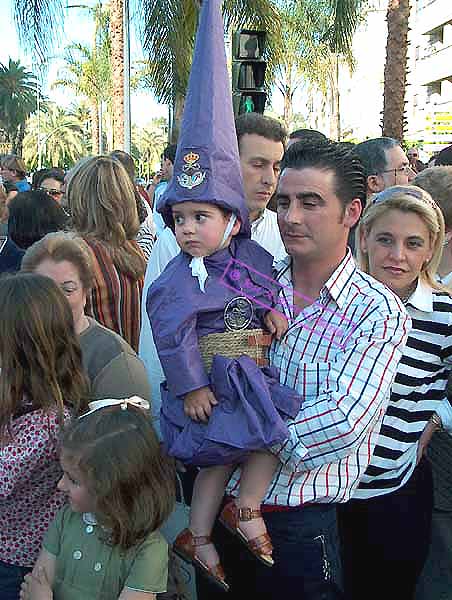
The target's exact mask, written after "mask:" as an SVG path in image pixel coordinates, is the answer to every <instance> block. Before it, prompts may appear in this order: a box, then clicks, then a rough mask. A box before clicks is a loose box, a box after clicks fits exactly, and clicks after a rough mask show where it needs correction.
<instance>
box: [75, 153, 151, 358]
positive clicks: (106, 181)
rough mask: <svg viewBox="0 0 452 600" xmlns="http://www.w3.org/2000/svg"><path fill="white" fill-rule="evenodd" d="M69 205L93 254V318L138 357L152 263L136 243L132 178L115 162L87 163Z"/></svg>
mask: <svg viewBox="0 0 452 600" xmlns="http://www.w3.org/2000/svg"><path fill="white" fill-rule="evenodd" d="M67 200H68V205H69V208H70V210H71V213H72V218H73V226H74V229H75V230H76V231H77V232H78V233H79V234H80V235H81V236H82V237H83V239H84V240H85V241H86V242H87V244H88V246H89V247H90V250H91V253H92V262H93V268H94V285H93V287H92V289H91V291H90V293H89V295H88V298H87V313H88V314H89V315H90V316H93V317H94V318H95V319H96V320H97V321H99V323H101V324H102V325H104V326H105V327H108V328H109V329H112V330H113V331H116V332H117V333H119V335H121V336H122V337H123V338H124V339H125V340H126V341H127V342H128V343H129V344H130V345H131V346H132V348H133V349H134V350H135V351H136V350H137V349H138V337H139V334H140V305H141V291H142V287H143V277H144V271H145V268H146V263H145V259H144V255H143V253H142V251H141V249H140V248H139V246H138V244H137V242H136V241H135V239H134V238H135V236H136V234H137V232H138V229H139V220H138V214H137V208H136V202H135V192H134V188H133V184H132V182H131V181H130V177H129V176H128V174H127V172H126V170H125V168H124V167H123V166H122V164H121V163H120V162H119V161H116V160H114V159H112V158H111V157H109V156H94V157H92V158H88V159H85V160H83V161H81V162H80V163H79V164H78V165H77V166H76V167H74V169H73V170H72V171H71V174H70V179H69V182H68V186H67Z"/></svg>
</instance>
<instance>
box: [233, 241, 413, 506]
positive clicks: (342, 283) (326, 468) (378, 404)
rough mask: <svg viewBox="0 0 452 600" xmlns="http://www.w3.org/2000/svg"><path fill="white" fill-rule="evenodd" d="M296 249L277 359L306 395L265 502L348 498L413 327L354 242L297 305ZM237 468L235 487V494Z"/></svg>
mask: <svg viewBox="0 0 452 600" xmlns="http://www.w3.org/2000/svg"><path fill="white" fill-rule="evenodd" d="M290 260H291V259H290V258H289V257H288V258H286V259H285V260H284V261H282V262H281V263H279V264H278V265H277V268H278V271H277V275H276V279H277V281H278V283H279V284H280V286H281V289H280V301H281V303H282V305H283V307H284V313H285V315H286V316H287V318H288V321H289V329H288V332H287V333H286V335H285V337H284V338H283V340H282V342H279V343H278V342H276V343H274V344H273V346H272V351H271V355H270V362H271V364H272V365H273V366H275V367H277V368H278V369H279V371H280V382H281V383H284V384H286V385H289V386H290V387H292V388H294V389H295V390H297V391H298V392H299V393H300V395H302V397H303V403H302V407H301V410H300V412H299V414H298V415H297V417H296V418H295V419H294V420H292V421H289V422H288V425H289V433H290V437H289V438H288V440H287V441H286V442H285V443H284V444H283V445H282V446H281V447H280V448H277V449H276V450H277V451H279V452H278V454H279V458H280V461H281V463H282V464H280V466H279V467H278V469H277V472H276V475H275V477H274V478H273V481H272V483H271V485H270V487H269V490H268V493H267V496H266V498H265V503H266V504H273V505H280V506H299V505H302V504H304V503H310V502H346V501H347V500H348V499H349V498H350V496H351V494H352V492H353V490H354V488H355V487H356V486H357V485H358V482H359V480H360V478H361V477H362V475H363V474H364V472H365V470H366V468H367V466H368V464H369V462H370V459H371V456H372V451H373V449H374V446H375V443H376V440H377V437H378V432H379V430H380V425H381V421H382V418H383V414H384V412H385V410H386V407H387V404H388V401H389V393H390V389H391V385H392V382H393V379H394V376H395V373H396V369H397V364H398V362H399V360H400V357H401V353H402V348H403V345H404V344H405V341H406V338H407V334H408V331H409V329H410V319H409V317H408V315H407V313H406V311H405V309H404V306H403V304H402V303H401V302H400V300H399V299H398V298H396V297H395V296H394V294H393V293H392V292H390V291H389V290H388V289H387V288H386V287H385V286H384V285H383V284H381V283H380V282H378V281H376V280H375V279H373V278H372V277H370V275H367V274H365V273H363V272H361V271H360V270H358V269H357V267H356V265H355V263H354V261H353V258H352V256H351V253H350V251H348V253H347V255H346V257H345V258H344V260H343V261H342V262H341V264H340V265H339V266H338V267H337V269H336V270H335V271H334V273H333V274H332V275H331V277H330V278H329V280H328V281H327V282H326V283H325V285H324V287H323V288H322V290H321V292H320V295H319V298H318V299H317V300H315V301H312V303H311V304H310V305H309V306H307V307H306V308H304V309H303V310H302V311H301V312H298V314H297V311H296V309H294V303H293V297H294V290H293V284H292V274H291V262H290ZM237 485H238V474H237V473H235V474H234V476H233V478H232V480H231V482H230V484H229V491H230V492H231V493H232V494H233V495H235V494H236V493H237Z"/></svg>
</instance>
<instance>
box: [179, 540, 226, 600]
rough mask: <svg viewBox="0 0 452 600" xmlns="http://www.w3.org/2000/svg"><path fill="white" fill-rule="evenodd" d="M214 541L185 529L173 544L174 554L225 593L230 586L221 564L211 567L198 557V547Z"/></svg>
mask: <svg viewBox="0 0 452 600" xmlns="http://www.w3.org/2000/svg"><path fill="white" fill-rule="evenodd" d="M211 543H212V541H211V539H210V536H209V535H202V536H194V535H193V533H192V532H191V531H190V529H184V530H183V531H181V533H179V535H178V536H177V538H176V539H175V541H174V544H173V550H174V552H175V553H176V554H177V555H178V556H180V558H182V560H185V561H186V562H188V563H191V564H192V565H193V566H194V567H196V568H198V569H199V570H200V571H201V573H203V574H204V575H205V576H206V577H207V578H208V579H209V580H210V581H212V582H213V583H215V584H216V585H217V586H219V587H220V588H221V589H222V590H223V591H224V592H228V591H229V586H228V584H227V583H226V581H225V575H224V571H223V567H222V566H221V565H220V563H218V564H216V565H213V566H212V567H209V565H207V564H206V563H204V562H203V561H202V560H201V559H200V558H199V557H198V556H197V555H196V548H197V547H198V546H206V545H207V544H211Z"/></svg>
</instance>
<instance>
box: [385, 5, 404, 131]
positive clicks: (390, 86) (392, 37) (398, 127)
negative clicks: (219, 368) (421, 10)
mask: <svg viewBox="0 0 452 600" xmlns="http://www.w3.org/2000/svg"><path fill="white" fill-rule="evenodd" d="M386 18H387V21H388V41H387V45H386V65H385V83H384V93H383V135H384V136H388V137H392V138H394V139H396V140H399V141H400V142H401V141H402V140H403V133H404V129H405V89H406V75H407V54H408V31H409V27H408V23H409V18H410V0H389V4H388V11H387V16H386Z"/></svg>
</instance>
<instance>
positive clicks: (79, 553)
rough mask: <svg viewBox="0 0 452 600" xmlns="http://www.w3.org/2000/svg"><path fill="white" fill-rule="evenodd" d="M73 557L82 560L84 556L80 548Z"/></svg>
mask: <svg viewBox="0 0 452 600" xmlns="http://www.w3.org/2000/svg"><path fill="white" fill-rule="evenodd" d="M72 557H73V558H75V560H80V559H81V558H82V553H81V552H80V550H76V551H75V552H74V554H73V555H72Z"/></svg>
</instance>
